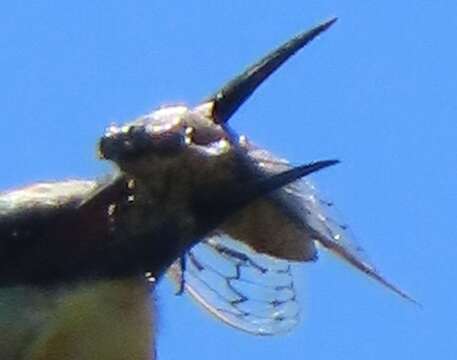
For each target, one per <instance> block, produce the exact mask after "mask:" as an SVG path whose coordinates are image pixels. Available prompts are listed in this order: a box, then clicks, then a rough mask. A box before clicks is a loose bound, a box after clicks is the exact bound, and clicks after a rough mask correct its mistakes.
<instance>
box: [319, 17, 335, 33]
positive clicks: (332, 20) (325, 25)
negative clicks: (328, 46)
mask: <svg viewBox="0 0 457 360" xmlns="http://www.w3.org/2000/svg"><path fill="white" fill-rule="evenodd" d="M337 21H338V17H336V16H334V17H331V18H330V19H328V20H326V21H324V22H323V23H322V24H321V25H320V27H321V28H323V29H324V30H327V29H328V28H329V27H330V26H332V25H333V24H334V23H336V22H337Z"/></svg>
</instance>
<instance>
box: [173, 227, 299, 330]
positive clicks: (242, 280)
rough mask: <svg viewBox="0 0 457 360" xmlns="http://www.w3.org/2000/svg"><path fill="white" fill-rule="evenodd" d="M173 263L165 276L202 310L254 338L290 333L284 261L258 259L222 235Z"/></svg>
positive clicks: (290, 297) (294, 307) (294, 319)
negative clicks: (254, 336)
mask: <svg viewBox="0 0 457 360" xmlns="http://www.w3.org/2000/svg"><path fill="white" fill-rule="evenodd" d="M182 263H183V262H181V263H180V262H176V263H175V264H174V265H173V266H172V267H171V269H170V271H169V275H170V276H171V278H172V279H173V280H174V281H175V282H176V283H177V284H178V285H179V284H182V286H183V290H184V291H185V292H187V293H188V294H189V295H190V296H191V297H192V298H193V299H194V300H196V301H197V303H199V304H200V305H201V306H203V308H204V309H205V310H207V311H208V312H209V313H211V314H212V315H214V316H215V317H216V318H218V319H219V320H221V321H223V322H224V323H226V324H228V325H230V326H233V327H235V328H238V329H240V330H243V331H246V332H248V333H252V334H256V335H273V334H278V333H283V332H287V331H289V330H290V329H292V328H293V327H294V326H295V325H296V324H297V323H298V318H299V307H298V303H297V300H296V292H295V287H294V282H293V277H292V273H291V265H290V263H289V262H288V261H285V260H280V259H275V258H272V257H269V256H267V255H262V254H259V253H256V252H254V251H253V250H251V249H249V248H248V247H247V246H245V245H243V244H241V243H239V242H237V241H235V240H233V239H231V238H229V237H227V236H225V235H221V234H220V235H213V236H210V237H208V238H206V239H205V240H204V241H203V242H201V243H199V244H197V245H196V246H195V247H194V248H193V249H192V250H190V251H189V252H188V253H187V254H186V255H185V262H184V264H185V265H184V268H183V265H182Z"/></svg>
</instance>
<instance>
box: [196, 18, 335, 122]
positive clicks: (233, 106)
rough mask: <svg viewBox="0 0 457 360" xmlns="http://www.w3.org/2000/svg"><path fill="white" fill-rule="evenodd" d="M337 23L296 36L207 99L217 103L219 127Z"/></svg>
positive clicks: (214, 107) (332, 21)
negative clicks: (294, 56) (294, 57)
mask: <svg viewBox="0 0 457 360" xmlns="http://www.w3.org/2000/svg"><path fill="white" fill-rule="evenodd" d="M336 20H337V18H332V19H330V20H328V21H326V22H324V23H322V24H320V25H317V26H316V27H314V28H312V29H311V30H308V31H305V32H303V33H301V34H299V35H297V36H295V37H294V38H292V39H291V40H289V41H287V42H286V43H284V44H283V45H281V46H279V47H278V48H277V49H276V50H274V51H272V52H270V53H269V54H268V55H266V56H265V57H264V58H262V59H261V60H260V61H259V62H257V63H255V64H254V65H252V66H250V67H249V68H248V69H247V70H246V71H244V72H243V73H242V74H240V75H238V76H237V77H236V78H234V79H233V80H231V81H229V82H228V83H227V84H226V85H225V86H223V87H222V88H221V89H220V90H218V91H217V92H216V93H215V94H214V95H212V96H210V97H209V98H208V99H206V100H205V102H213V104H214V106H213V118H214V119H215V121H216V122H217V123H219V124H223V123H225V122H227V121H228V119H230V117H231V116H232V115H233V114H234V113H235V112H236V111H237V110H238V108H239V107H240V106H241V105H242V104H243V103H244V102H245V101H246V100H247V99H248V98H249V97H250V96H251V95H252V93H253V92H254V91H255V90H256V89H257V87H258V86H259V85H260V84H262V82H263V81H265V79H267V78H268V77H269V76H270V75H271V74H272V73H273V72H275V70H277V69H278V68H279V67H280V66H281V65H282V64H284V63H285V62H286V61H287V60H288V59H289V58H290V57H291V56H292V55H293V54H295V53H296V52H297V51H298V50H300V49H301V48H302V47H303V46H305V45H306V44H307V43H309V42H310V41H311V40H313V39H314V38H315V37H316V36H318V35H319V34H320V33H322V32H324V31H325V30H327V29H328V28H329V27H330V26H332V25H333V24H334V23H335V21H336Z"/></svg>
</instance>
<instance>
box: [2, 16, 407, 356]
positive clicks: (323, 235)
mask: <svg viewBox="0 0 457 360" xmlns="http://www.w3.org/2000/svg"><path fill="white" fill-rule="evenodd" d="M335 21H336V19H331V20H329V21H327V22H324V23H322V24H320V25H318V26H316V27H314V28H312V29H311V30H309V31H306V32H304V33H302V34H299V35H298V36H296V37H294V38H292V39H291V40H289V41H288V42H286V43H285V44H283V45H281V46H280V47H279V48H277V49H276V50H274V51H273V52H271V53H270V54H268V55H267V56H266V57H264V58H262V59H261V60H260V61H259V62H257V63H256V64H254V65H252V66H251V67H249V68H248V69H247V70H246V71H244V72H243V73H241V75H239V76H237V77H235V78H234V79H233V80H232V81H230V82H228V83H227V84H226V85H225V86H223V87H222V88H221V89H220V90H218V91H216V93H215V94H214V95H211V96H209V97H208V98H206V99H205V100H203V101H202V102H201V103H200V104H198V105H197V106H195V107H186V106H182V105H180V106H167V107H163V108H160V109H158V110H156V111H153V112H151V113H149V114H146V115H144V116H141V117H139V118H137V119H135V120H133V121H131V122H128V123H125V124H123V125H115V124H112V125H110V126H108V128H107V130H106V132H105V134H103V136H102V137H101V139H100V141H99V146H98V150H99V155H100V157H101V158H102V159H105V160H109V161H112V162H113V163H114V165H115V171H114V173H113V174H112V175H110V176H109V177H107V178H106V179H103V180H97V181H89V180H88V181H86V180H68V181H64V182H48V183H39V184H35V185H32V186H29V187H26V188H23V189H18V190H13V191H9V192H5V193H3V194H1V195H0V258H1V261H0V334H1V335H0V336H1V338H0V351H1V353H2V359H62V358H75V359H76V358H78V359H79V358H83V359H99V358H103V359H115V358H116V359H117V358H135V359H149V358H151V357H153V356H154V353H153V350H151V349H153V348H154V336H153V327H154V325H153V323H154V321H153V319H154V317H153V311H152V309H151V308H150V301H149V297H150V291H151V290H152V289H153V288H154V286H155V284H156V283H157V281H159V280H160V279H161V278H162V277H163V275H164V274H167V273H168V275H169V277H170V278H171V279H172V280H173V281H175V282H176V284H177V285H178V292H179V293H188V294H190V295H191V296H192V297H193V298H194V299H195V300H197V302H198V303H200V304H201V305H202V306H203V307H204V309H206V310H207V311H208V312H210V313H211V314H213V315H215V316H216V317H217V318H219V319H220V320H222V321H224V322H225V323H227V324H229V325H232V326H234V327H237V328H239V329H242V330H244V331H248V332H250V333H254V334H258V335H268V334H276V333H279V332H284V331H288V330H290V329H291V328H292V327H293V326H294V325H295V324H296V323H297V319H298V314H299V308H298V302H297V299H296V292H295V287H294V282H293V276H292V273H291V270H290V264H291V263H293V262H309V261H315V260H317V255H318V246H320V247H321V248H324V249H326V250H329V251H330V252H332V253H333V254H335V255H337V256H339V257H341V258H342V259H344V260H345V261H347V262H348V263H349V264H351V265H352V266H354V267H356V268H357V269H359V270H361V271H362V272H364V273H366V274H367V275H368V276H370V277H372V278H373V279H375V280H377V281H378V282H380V283H382V284H383V285H385V286H387V287H388V288H390V289H391V290H393V291H395V292H396V293H397V294H399V295H401V296H402V297H404V298H407V299H410V298H409V296H408V295H407V294H405V293H404V292H402V291H401V290H400V289H398V288H397V287H395V286H394V285H392V284H391V283H389V282H387V281H386V280H385V279H384V278H383V277H382V276H381V275H380V274H379V272H378V271H377V270H376V269H375V268H374V267H373V266H372V265H371V264H370V263H368V262H366V261H365V260H363V257H362V256H361V251H360V249H359V248H358V247H355V246H352V245H351V241H350V237H349V236H348V232H347V229H346V227H345V226H343V225H341V224H339V223H338V222H336V221H335V220H333V218H332V217H331V216H329V214H328V209H329V207H330V204H329V203H328V202H325V201H323V200H322V199H321V198H320V197H319V195H318V193H317V191H316V190H315V188H314V186H313V185H312V184H311V183H310V182H308V180H306V179H305V180H300V179H301V178H303V177H305V176H307V175H309V174H311V173H313V172H316V171H319V170H321V169H323V168H326V167H328V166H331V165H334V164H336V163H337V162H338V161H337V160H333V159H332V160H323V161H316V162H311V163H308V164H305V165H302V166H296V167H294V166H291V165H290V164H289V163H288V162H287V161H286V160H284V159H281V158H278V157H276V156H274V155H272V154H271V153H270V152H268V151H267V150H264V149H262V148H260V147H258V146H256V145H255V144H254V143H252V142H251V141H250V140H249V139H248V138H247V137H246V136H244V135H238V134H237V133H236V132H235V131H234V130H233V129H232V128H231V127H230V126H229V124H228V121H229V119H230V118H231V117H232V115H233V114H235V112H236V111H237V109H238V108H239V107H240V106H241V105H242V104H243V103H244V102H245V101H246V100H247V99H248V98H249V97H250V96H251V94H252V93H253V92H254V91H255V90H256V89H257V87H258V86H259V85H260V84H261V83H262V82H263V81H264V80H265V79H267V78H268V77H269V75H271V74H272V73H273V72H274V71H275V70H276V69H278V68H279V67H280V66H281V65H282V64H283V63H284V62H285V61H287V59H289V58H290V57H291V56H292V55H293V54H294V53H295V52H296V51H298V50H299V49H301V48H302V47H303V46H305V45H306V44H307V43H308V42H310V41H311V40H312V39H314V38H315V37H316V36H317V35H319V34H320V33H322V32H323V31H325V30H327V29H328V28H329V27H330V26H331V25H332V24H333V23H334V22H335Z"/></svg>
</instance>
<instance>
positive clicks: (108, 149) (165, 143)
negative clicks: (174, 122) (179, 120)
mask: <svg viewBox="0 0 457 360" xmlns="http://www.w3.org/2000/svg"><path fill="white" fill-rule="evenodd" d="M184 146H185V142H184V136H183V134H181V133H180V132H179V131H173V130H169V131H163V132H154V131H151V129H150V127H148V126H145V125H144V124H136V125H131V126H129V127H122V128H120V129H119V128H113V127H111V128H110V129H109V131H107V133H106V134H105V135H104V136H103V137H102V138H101V140H100V143H99V153H100V156H101V157H102V158H103V159H107V160H113V161H126V160H134V159H136V158H139V157H142V156H145V155H148V154H157V155H161V156H167V155H173V154H176V153H177V152H178V151H179V150H181V149H182V148H183V147H184Z"/></svg>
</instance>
